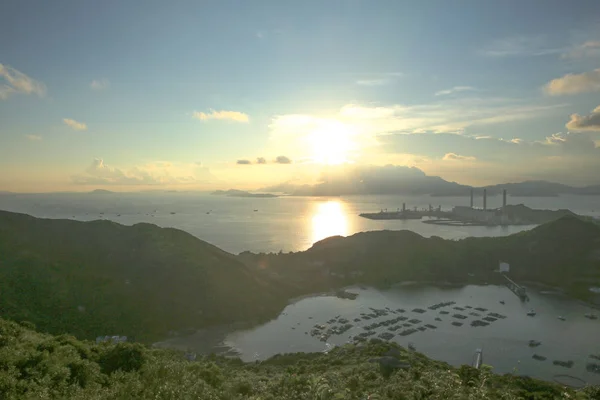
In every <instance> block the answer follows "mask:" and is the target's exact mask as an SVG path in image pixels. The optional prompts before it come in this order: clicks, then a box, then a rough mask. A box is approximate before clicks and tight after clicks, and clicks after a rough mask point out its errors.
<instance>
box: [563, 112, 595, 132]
mask: <svg viewBox="0 0 600 400" xmlns="http://www.w3.org/2000/svg"><path fill="white" fill-rule="evenodd" d="M566 127H567V129H568V130H570V131H575V132H581V131H598V132H600V106H598V107H596V108H595V109H594V110H593V111H592V113H591V114H590V115H587V116H583V115H579V114H573V115H571V120H570V121H569V122H567V125H566Z"/></svg>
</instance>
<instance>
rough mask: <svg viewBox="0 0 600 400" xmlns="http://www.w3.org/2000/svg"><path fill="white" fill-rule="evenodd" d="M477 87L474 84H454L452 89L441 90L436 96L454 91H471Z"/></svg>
mask: <svg viewBox="0 0 600 400" xmlns="http://www.w3.org/2000/svg"><path fill="white" fill-rule="evenodd" d="M475 90H477V89H475V88H474V87H472V86H454V87H453V88H451V89H446V90H440V91H438V92H435V95H436V96H445V95H448V94H453V93H458V92H470V91H475Z"/></svg>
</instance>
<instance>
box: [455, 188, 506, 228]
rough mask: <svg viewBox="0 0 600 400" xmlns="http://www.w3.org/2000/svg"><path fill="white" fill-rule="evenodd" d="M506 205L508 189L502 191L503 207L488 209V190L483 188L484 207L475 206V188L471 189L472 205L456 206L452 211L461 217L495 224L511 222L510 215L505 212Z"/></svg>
mask: <svg viewBox="0 0 600 400" xmlns="http://www.w3.org/2000/svg"><path fill="white" fill-rule="evenodd" d="M505 207H506V190H503V191H502V207H501V208H496V209H491V210H488V208H487V190H486V189H483V208H474V207H473V189H471V205H470V206H469V207H467V206H456V207H454V208H453V209H452V213H453V214H454V215H455V216H456V217H458V218H461V219H464V220H469V221H475V222H485V223H494V224H501V225H502V224H507V223H508V222H509V219H508V216H507V215H505V213H504V208H505Z"/></svg>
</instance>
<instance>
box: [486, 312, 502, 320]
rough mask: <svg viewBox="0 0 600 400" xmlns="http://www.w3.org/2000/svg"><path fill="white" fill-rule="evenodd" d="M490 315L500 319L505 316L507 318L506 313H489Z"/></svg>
mask: <svg viewBox="0 0 600 400" xmlns="http://www.w3.org/2000/svg"><path fill="white" fill-rule="evenodd" d="M488 315H489V316H490V317H494V318H498V319H504V318H506V316H505V315H502V314H498V313H488Z"/></svg>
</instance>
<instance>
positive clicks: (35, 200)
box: [0, 193, 600, 253]
mask: <svg viewBox="0 0 600 400" xmlns="http://www.w3.org/2000/svg"><path fill="white" fill-rule="evenodd" d="M468 201H469V199H468V198H466V197H457V198H453V197H437V198H435V197H429V196H422V197H409V196H351V197H335V198H311V197H280V198H272V199H253V198H232V197H221V196H218V197H217V196H211V195H206V194H197V193H193V194H192V193H161V194H158V193H156V194H154V193H153V194H142V193H119V194H110V195H94V194H21V195H0V209H2V210H7V211H15V212H22V213H27V214H31V215H33V216H36V217H44V218H71V219H76V220H80V221H88V220H95V219H100V218H104V219H110V220H113V221H116V222H119V223H122V224H126V225H131V224H135V223H139V222H150V223H154V224H157V225H159V226H163V227H175V228H179V229H182V230H185V231H187V232H189V233H191V234H193V235H195V236H197V237H198V238H200V239H203V240H205V241H207V242H210V243H212V244H214V245H216V246H218V247H220V248H222V249H224V250H227V251H229V252H232V253H239V252H241V251H244V250H250V251H254V252H261V251H263V252H277V251H279V250H283V251H285V252H287V251H299V250H306V249H307V248H309V247H310V246H311V245H312V244H313V243H314V242H316V241H318V240H321V239H323V238H326V237H329V236H333V235H344V236H347V235H351V234H353V233H356V232H361V231H371V230H381V229H391V230H400V229H409V230H412V231H415V232H417V233H419V234H421V235H423V236H427V237H429V236H432V235H436V236H440V237H443V238H447V239H458V238H463V237H467V236H501V235H508V234H511V233H515V232H518V231H521V230H523V229H530V228H531V227H530V226H525V227H524V226H514V227H481V226H478V227H450V226H435V225H428V224H423V223H422V222H421V221H415V220H407V221H372V220H367V219H364V218H361V217H359V216H358V214H359V213H361V212H373V211H379V210H380V209H383V208H387V209H389V210H395V209H397V208H399V207H402V203H403V202H406V204H407V207H414V206H418V207H420V208H421V207H427V206H428V205H429V204H432V205H433V206H438V205H441V206H442V208H443V209H450V208H451V207H453V206H455V205H465V204H468ZM477 201H478V202H481V199H478V200H477ZM501 201H502V199H501V196H495V197H489V198H488V204H489V207H497V206H499V205H500V204H501ZM508 201H509V204H519V203H524V204H526V205H528V206H530V207H532V208H547V209H559V208H569V209H571V210H572V211H574V212H577V213H580V214H586V215H595V216H600V196H561V197H549V198H532V197H527V198H516V197H509V198H508ZM254 210H258V211H254ZM102 212H103V213H104V214H103V215H101V214H100V213H102ZM172 212H174V213H175V214H171V213H172ZM207 212H208V214H207ZM119 214H120V216H119Z"/></svg>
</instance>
